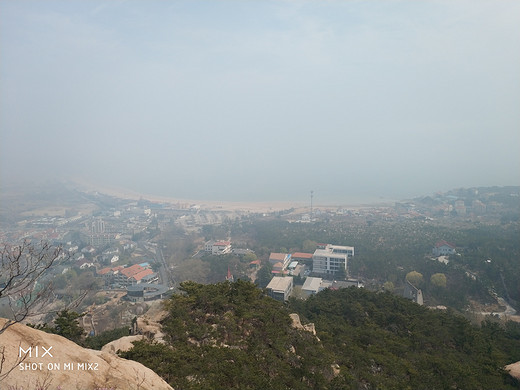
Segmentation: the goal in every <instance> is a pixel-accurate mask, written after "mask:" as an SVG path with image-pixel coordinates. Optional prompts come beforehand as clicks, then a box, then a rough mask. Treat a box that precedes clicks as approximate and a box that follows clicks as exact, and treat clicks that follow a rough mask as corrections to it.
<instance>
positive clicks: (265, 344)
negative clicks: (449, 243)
mask: <svg viewBox="0 0 520 390" xmlns="http://www.w3.org/2000/svg"><path fill="white" fill-rule="evenodd" d="M182 290H183V294H178V295H174V296H173V297H172V298H171V299H170V300H169V301H168V302H167V308H168V315H167V317H166V318H165V319H164V320H163V322H162V324H163V329H164V331H165V333H166V334H167V345H162V344H156V343H152V344H150V343H145V342H139V343H136V345H135V347H134V348H133V349H132V350H130V351H129V352H126V353H123V354H122V355H123V357H126V358H130V359H134V360H137V361H140V362H142V363H143V364H145V365H147V366H148V367H150V368H152V369H153V370H154V371H155V372H157V373H158V374H159V375H161V376H162V377H163V378H164V379H166V380H167V381H168V382H169V383H170V384H171V385H172V386H173V387H174V388H175V389H178V390H180V389H232V388H233V389H360V388H362V389H515V388H518V386H519V383H518V382H516V381H515V380H514V379H512V378H511V377H510V376H509V375H508V374H507V373H506V372H505V371H503V370H502V367H504V366H505V365H506V364H509V363H512V362H514V361H518V360H520V326H519V325H518V324H516V323H512V322H509V323H507V324H506V325H505V326H504V325H500V324H498V323H495V322H492V321H486V322H484V323H483V324H482V326H481V327H475V326H473V325H471V324H470V323H469V322H468V321H467V320H465V319H464V318H462V317H460V316H458V315H455V314H453V313H451V312H449V311H436V310H431V309H427V308H424V307H422V306H418V305H416V304H414V303H412V302H411V301H408V300H405V299H403V298H400V297H397V296H394V295H392V294H389V293H374V292H370V291H367V290H365V289H357V288H349V289H342V290H337V291H332V290H326V291H322V292H321V293H319V294H318V295H316V296H313V297H311V298H309V299H308V300H306V301H301V300H298V301H296V300H294V301H291V302H289V304H282V303H280V302H277V301H274V300H272V299H271V298H268V297H266V296H264V295H263V293H262V291H261V290H259V289H258V288H257V287H256V286H255V285H253V284H251V283H248V282H243V281H238V282H235V283H228V282H224V283H219V284H213V285H200V284H196V283H192V282H185V283H183V284H182ZM293 312H295V313H298V314H299V315H300V317H301V319H302V322H303V323H306V322H313V323H314V324H315V327H316V332H317V337H315V336H314V335H313V334H312V333H310V332H307V331H304V330H299V329H295V328H293V327H292V325H291V319H290V317H289V313H293Z"/></svg>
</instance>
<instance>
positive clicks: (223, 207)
mask: <svg viewBox="0 0 520 390" xmlns="http://www.w3.org/2000/svg"><path fill="white" fill-rule="evenodd" d="M71 182H72V183H73V184H74V185H76V186H78V187H80V188H81V189H82V190H83V191H86V192H98V193H101V194H105V195H109V196H114V197H116V198H120V199H129V200H141V199H145V200H148V201H151V202H158V203H166V204H170V205H179V204H183V205H189V206H192V207H194V206H196V207H199V208H201V209H204V210H210V211H234V212H238V211H241V212H246V213H247V212H252V213H268V212H275V211H281V210H289V209H295V210H299V211H301V212H302V213H305V209H307V210H309V211H310V205H309V204H306V203H304V202H301V201H216V200H193V199H182V198H175V197H169V196H161V195H154V194H146V193H141V192H137V191H134V190H131V189H128V188H121V187H113V186H107V185H99V184H94V183H91V182H87V181H83V180H71ZM394 202H395V200H386V199H379V200H375V199H370V200H368V199H367V200H366V201H359V202H349V203H348V204H342V205H340V204H323V205H321V204H316V205H314V206H313V208H314V209H315V210H331V209H340V208H343V209H351V210H359V209H365V208H377V207H390V206H392V205H393V203H394Z"/></svg>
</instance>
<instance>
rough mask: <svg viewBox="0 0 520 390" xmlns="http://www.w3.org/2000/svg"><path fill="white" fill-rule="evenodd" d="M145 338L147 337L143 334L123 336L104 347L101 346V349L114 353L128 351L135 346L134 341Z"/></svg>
mask: <svg viewBox="0 0 520 390" xmlns="http://www.w3.org/2000/svg"><path fill="white" fill-rule="evenodd" d="M144 338H145V337H144V336H143V335H136V336H125V337H121V338H120V339H117V340H114V341H111V342H109V343H108V344H105V345H104V346H103V348H101V351H103V352H108V353H112V354H114V355H115V354H116V353H117V351H122V352H126V351H128V350H129V349H132V347H133V346H134V345H133V344H132V343H133V342H134V341H139V340H142V339H144Z"/></svg>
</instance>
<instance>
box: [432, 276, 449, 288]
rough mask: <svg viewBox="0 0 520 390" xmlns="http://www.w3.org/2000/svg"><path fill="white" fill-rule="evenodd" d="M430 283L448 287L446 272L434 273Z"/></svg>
mask: <svg viewBox="0 0 520 390" xmlns="http://www.w3.org/2000/svg"><path fill="white" fill-rule="evenodd" d="M430 283H431V284H433V285H434V286H435V287H446V275H444V274H440V273H439V274H433V275H432V276H431V278H430Z"/></svg>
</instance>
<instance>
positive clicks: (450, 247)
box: [432, 240, 456, 256]
mask: <svg viewBox="0 0 520 390" xmlns="http://www.w3.org/2000/svg"><path fill="white" fill-rule="evenodd" d="M455 249H456V246H455V244H452V243H451V242H448V241H444V240H442V241H439V242H437V243H436V244H435V246H434V247H433V249H432V254H433V255H434V256H446V255H453V254H455Z"/></svg>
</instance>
